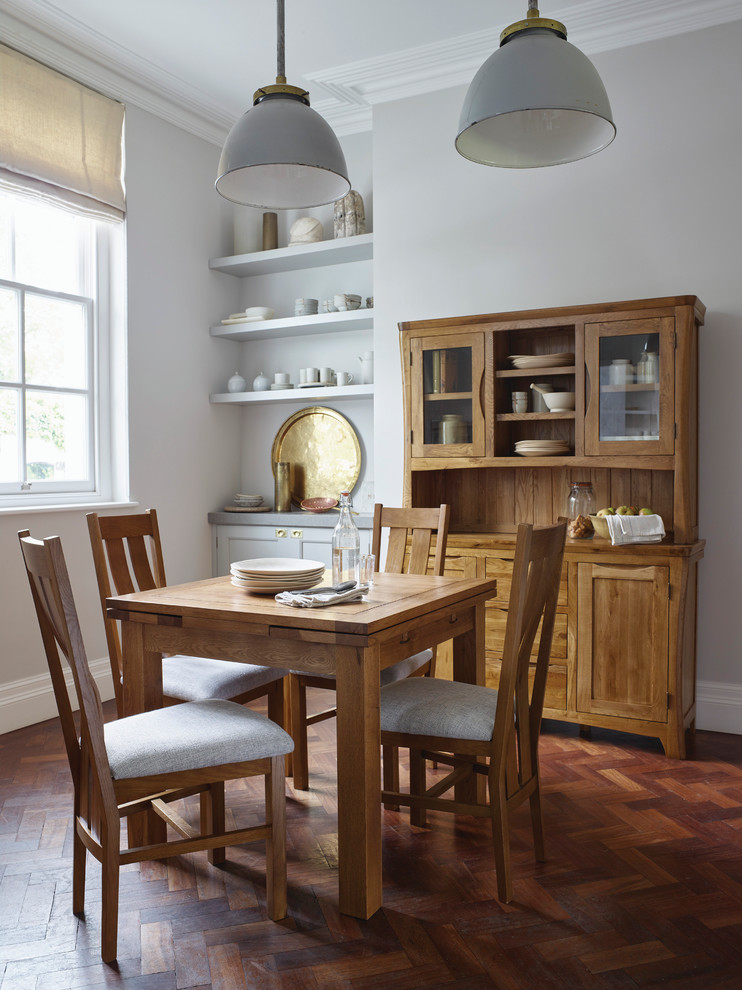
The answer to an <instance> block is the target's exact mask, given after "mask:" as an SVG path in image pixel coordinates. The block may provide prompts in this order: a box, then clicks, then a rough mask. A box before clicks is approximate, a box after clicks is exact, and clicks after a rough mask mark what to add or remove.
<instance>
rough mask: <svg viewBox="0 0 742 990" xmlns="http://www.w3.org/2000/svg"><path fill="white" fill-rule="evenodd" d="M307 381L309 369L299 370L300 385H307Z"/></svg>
mask: <svg viewBox="0 0 742 990" xmlns="http://www.w3.org/2000/svg"><path fill="white" fill-rule="evenodd" d="M306 381H307V369H306V368H299V384H300V385H305V384H306Z"/></svg>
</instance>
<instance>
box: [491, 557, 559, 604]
mask: <svg viewBox="0 0 742 990" xmlns="http://www.w3.org/2000/svg"><path fill="white" fill-rule="evenodd" d="M484 573H485V577H488V578H496V579H497V597H496V598H495V601H497V602H505V603H507V602H509V601H510V585H511V581H512V577H513V561H512V560H511V559H510V558H508V557H487V559H486V561H485V567H484ZM557 604H558V605H566V604H567V568H566V567H562V577H561V581H560V582H559V598H558V599H557Z"/></svg>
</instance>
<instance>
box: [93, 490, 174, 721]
mask: <svg viewBox="0 0 742 990" xmlns="http://www.w3.org/2000/svg"><path fill="white" fill-rule="evenodd" d="M87 520H88V531H89V533H90V545H91V547H92V550H93V561H94V563H95V574H96V577H97V579H98V593H99V596H100V602H101V608H102V610H103V622H104V625H105V630H106V641H107V643H108V655H109V658H110V662H111V674H112V676H113V682H114V689H115V693H116V707H117V709H118V713H119V716H120V715H121V714H122V712H123V707H122V705H123V691H122V684H121V676H122V669H123V665H122V655H121V636H120V634H119V628H118V622H117V621H116V620H115V619H111V618H110V617H109V615H108V612H107V611H106V599H107V598H110V597H111V594H112V591H111V589H112V588H113V589H115V591H116V594H117V595H130V594H132V593H133V592H135V591H151V590H152V589H153V588H163V587H165V585H166V584H167V581H166V579H165V564H164V560H163V556H162V545H161V543H160V528H159V525H158V522H157V512H156V511H155V510H154V509H148V510H147V511H146V512H139V513H136V514H134V515H123V516H99V515H98V514H97V513H96V512H89V513H88V515H87Z"/></svg>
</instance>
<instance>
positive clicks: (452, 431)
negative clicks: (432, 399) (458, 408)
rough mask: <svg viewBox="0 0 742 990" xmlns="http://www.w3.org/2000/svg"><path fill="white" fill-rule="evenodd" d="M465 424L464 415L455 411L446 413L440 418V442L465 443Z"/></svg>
mask: <svg viewBox="0 0 742 990" xmlns="http://www.w3.org/2000/svg"><path fill="white" fill-rule="evenodd" d="M466 433H467V424H466V423H465V422H464V417H463V416H459V415H457V414H456V413H446V415H445V416H444V417H443V419H442V420H441V426H440V438H441V443H446V444H448V443H466Z"/></svg>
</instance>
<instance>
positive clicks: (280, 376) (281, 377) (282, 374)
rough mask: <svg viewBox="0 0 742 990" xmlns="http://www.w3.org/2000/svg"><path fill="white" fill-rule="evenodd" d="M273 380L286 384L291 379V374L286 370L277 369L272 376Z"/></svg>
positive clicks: (277, 383)
mask: <svg viewBox="0 0 742 990" xmlns="http://www.w3.org/2000/svg"><path fill="white" fill-rule="evenodd" d="M273 381H274V382H275V384H276V385H288V384H289V382H290V381H291V375H290V374H289V373H288V372H287V371H277V372H276V373H275V374H274V376H273Z"/></svg>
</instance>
